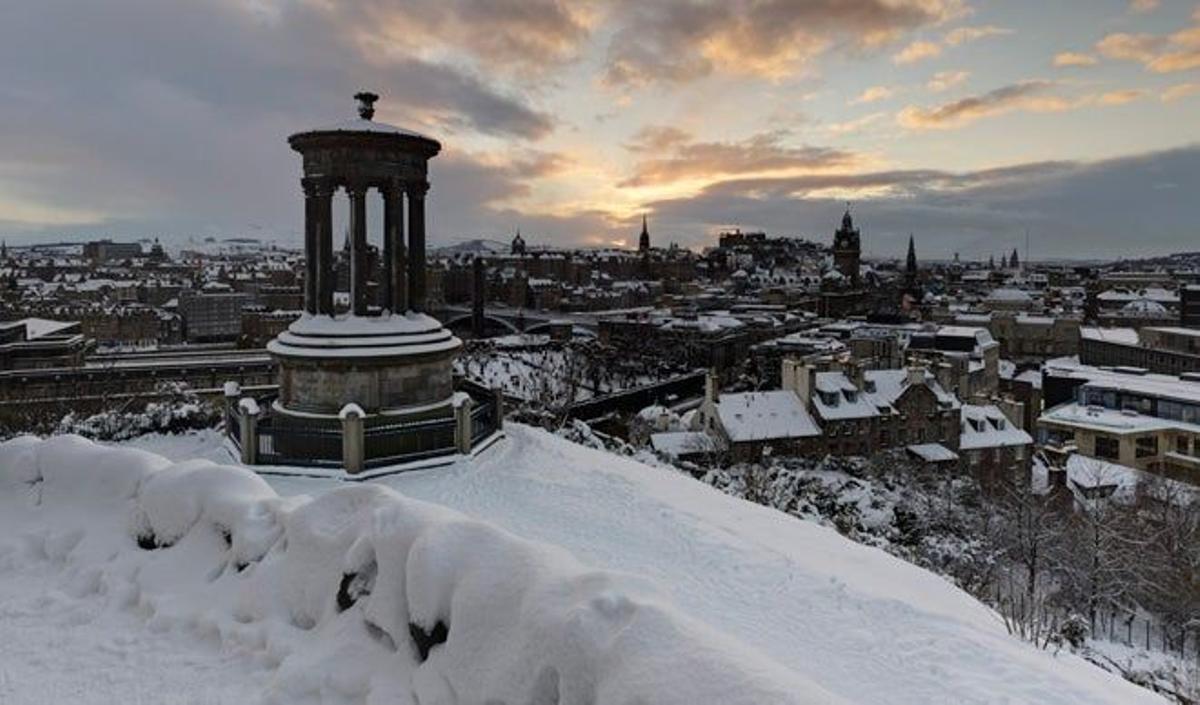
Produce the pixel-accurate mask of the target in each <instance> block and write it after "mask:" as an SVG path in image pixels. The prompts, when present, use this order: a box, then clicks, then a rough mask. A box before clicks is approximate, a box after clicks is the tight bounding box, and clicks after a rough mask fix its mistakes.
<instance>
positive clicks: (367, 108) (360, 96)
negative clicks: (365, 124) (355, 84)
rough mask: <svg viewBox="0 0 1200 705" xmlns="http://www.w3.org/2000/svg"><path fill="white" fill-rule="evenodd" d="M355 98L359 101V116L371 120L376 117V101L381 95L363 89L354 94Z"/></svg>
mask: <svg viewBox="0 0 1200 705" xmlns="http://www.w3.org/2000/svg"><path fill="white" fill-rule="evenodd" d="M354 99H355V100H357V101H358V116H359V117H360V118H362V119H363V120H370V119H371V118H373V117H375V101H377V100H379V96H378V95H376V94H375V93H371V92H370V91H361V92H358V93H355V94H354Z"/></svg>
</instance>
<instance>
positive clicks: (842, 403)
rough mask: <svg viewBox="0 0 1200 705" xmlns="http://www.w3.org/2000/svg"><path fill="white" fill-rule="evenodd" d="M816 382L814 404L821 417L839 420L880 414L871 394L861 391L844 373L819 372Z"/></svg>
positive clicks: (828, 419)
mask: <svg viewBox="0 0 1200 705" xmlns="http://www.w3.org/2000/svg"><path fill="white" fill-rule="evenodd" d="M815 382H816V383H815V385H814V386H815V387H816V391H817V393H816V394H814V395H813V398H812V404H813V408H814V409H816V411H817V415H818V416H820V417H821V418H823V419H825V420H827V421H839V420H846V419H865V418H870V417H872V416H879V408H878V406H877V405H876V404H875V400H874V398H873V397H872V396H871V394H868V393H864V392H860V391H859V390H858V388H857V387H855V386H854V383H853V382H851V381H850V379H849V378H848V377H846V375H845V374H844V373H842V372H818V373H817V374H816V380H815ZM885 406H886V405H885Z"/></svg>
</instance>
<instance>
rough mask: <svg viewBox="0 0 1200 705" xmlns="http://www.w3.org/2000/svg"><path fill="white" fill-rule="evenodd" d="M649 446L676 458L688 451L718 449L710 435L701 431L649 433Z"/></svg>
mask: <svg viewBox="0 0 1200 705" xmlns="http://www.w3.org/2000/svg"><path fill="white" fill-rule="evenodd" d="M650 447H651V448H653V449H654V451H655V452H657V453H661V454H662V455H665V456H668V457H671V458H678V457H679V456H681V455H688V454H689V453H713V452H716V451H717V450H719V447H718V446H717V442H716V440H715V439H713V437H712V436H710V435H708V434H707V433H704V432H703V431H668V432H665V433H652V434H650Z"/></svg>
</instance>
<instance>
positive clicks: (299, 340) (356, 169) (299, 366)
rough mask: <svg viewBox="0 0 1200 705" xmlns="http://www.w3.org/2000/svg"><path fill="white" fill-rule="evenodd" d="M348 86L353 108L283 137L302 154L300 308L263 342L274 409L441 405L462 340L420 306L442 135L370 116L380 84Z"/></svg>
mask: <svg viewBox="0 0 1200 705" xmlns="http://www.w3.org/2000/svg"><path fill="white" fill-rule="evenodd" d="M355 98H357V99H358V101H359V107H358V113H359V117H358V118H357V119H352V120H347V121H344V122H340V123H337V124H334V125H330V126H327V127H320V128H317V129H315V130H309V131H306V132H301V133H298V134H295V135H292V136H291V137H289V138H288V144H290V145H291V147H292V149H294V150H296V151H297V152H299V153H300V155H301V156H302V157H303V160H304V177H303V179H301V185H302V186H303V188H304V203H305V207H304V253H305V277H304V283H305V289H304V308H305V311H304V314H303V315H302V316H301V317H300V318H299V319H298V320H296V321H295V322H294V323H292V325H291V326H289V327H288V329H287V330H286V331H284V332H283V333H281V334H280V335H279V336H278V337H277V338H276V339H275V340H273V341H271V342H270V343H269V344H268V345H267V350H268V351H269V352H270V353H271V354H272V355H273V356H274V357H275V359H276V362H277V364H278V367H279V398H278V400H277V401H276V403H275V405H274V409H273V411H274V412H275V413H276V414H282V415H285V416H286V415H289V414H290V415H294V416H298V417H303V418H306V419H312V418H313V417H314V415H315V416H326V417H329V418H330V419H337V417H338V414H339V412H340V411H341V410H342V409H343V408H344V407H345V406H346V405H347V404H355V405H357V406H358V407H360V408H361V409H362V410H363V411H364V412H365V413H366V414H391V415H403V416H407V417H411V418H413V419H420V418H431V417H438V416H450V415H451V414H452V408H451V402H452V397H453V393H454V392H453V382H452V378H451V363H452V360H453V358H454V355H455V354H456V353H457V352H458V350H459V348H461V347H462V343H461V341H459V339H458V338H456V337H454V336H453V335H452V334H451V333H450V332H449V331H447V330H446V329H445V328H443V327H442V325H441V323H439V322H438V321H437V320H436V319H434V318H433V317H432V316H429V315H427V314H426V313H425V194H426V193H427V192H428V190H429V180H428V162H429V159H430V158H432V157H433V156H435V155H436V154H437V153H438V152H439V151H440V150H441V145H440V144H439V143H438V142H437V141H436V140H433V139H430V138H429V137H425V136H423V135H419V134H417V133H415V132H410V131H408V130H404V129H401V128H399V127H395V126H392V125H387V124H384V123H380V122H375V121H374V120H373V119H372V118H373V117H374V112H375V110H374V102H375V101H376V100H377V99H378V96H376V95H374V94H372V93H359V94H358V95H356V96H355ZM339 190H344V191H345V193H346V195H347V196H348V197H349V200H350V238H349V245H350V247H349V258H350V261H349V265H350V267H349V269H350V292H349V293H350V306H349V311H348V312H346V313H344V314H340V315H339V314H338V313H337V312H336V311H335V309H334V296H333V293H334V284H335V281H336V276H337V275H336V271H335V268H334V259H333V208H332V201H333V197H334V195H335V194H336V193H337V192H338V191H339ZM372 191H377V192H378V193H379V194H380V195H382V197H383V206H384V207H383V221H384V222H383V258H382V259H383V261H382V265H383V266H382V270H383V281H382V285H383V286H382V288H383V301H384V306H383V310H382V311H381V312H380V314H379V315H368V314H369V307H368V301H367V284H368V280H369V279H370V278H371V272H369V271H368V270H367V197H368V195H369V194H370V193H371V192H372ZM406 204H407V208H406V207H405V206H406ZM406 211H407V212H406ZM406 215H407V226H408V227H407V228H405V220H406V218H405V216H406ZM406 230H407V236H408V237H407V242H406V241H405V232H406Z"/></svg>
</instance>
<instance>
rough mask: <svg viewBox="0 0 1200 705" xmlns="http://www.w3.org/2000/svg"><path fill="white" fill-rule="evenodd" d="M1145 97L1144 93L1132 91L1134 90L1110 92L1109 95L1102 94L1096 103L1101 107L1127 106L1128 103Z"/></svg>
mask: <svg viewBox="0 0 1200 705" xmlns="http://www.w3.org/2000/svg"><path fill="white" fill-rule="evenodd" d="M1144 95H1145V93H1144V92H1143V91H1139V90H1132V89H1130V90H1122V91H1110V92H1108V93H1103V94H1101V95H1100V96H1099V97H1098V98H1097V99H1096V102H1098V103H1099V104H1100V105H1125V104H1126V103H1132V102H1133V101H1135V100H1137V99H1138V98H1141V97H1142V96H1144Z"/></svg>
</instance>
